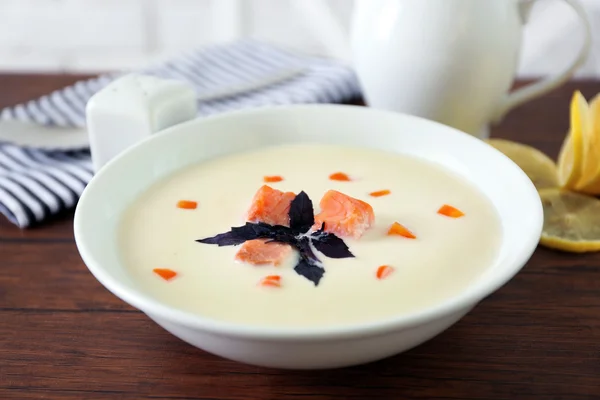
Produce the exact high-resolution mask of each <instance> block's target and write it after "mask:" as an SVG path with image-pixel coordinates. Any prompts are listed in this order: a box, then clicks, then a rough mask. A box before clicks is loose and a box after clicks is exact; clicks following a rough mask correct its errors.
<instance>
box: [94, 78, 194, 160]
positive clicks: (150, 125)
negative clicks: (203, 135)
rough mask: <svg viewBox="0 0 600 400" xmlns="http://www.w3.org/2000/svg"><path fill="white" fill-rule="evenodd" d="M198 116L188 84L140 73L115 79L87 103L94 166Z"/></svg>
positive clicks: (191, 90) (191, 89)
mask: <svg viewBox="0 0 600 400" xmlns="http://www.w3.org/2000/svg"><path fill="white" fill-rule="evenodd" d="M196 115H197V102H196V93H195V91H194V89H193V88H192V87H191V86H189V85H188V84H186V83H183V82H180V81H175V80H170V79H161V78H156V77H153V76H147V75H139V74H129V75H125V76H123V77H121V78H118V79H116V80H115V81H113V82H111V83H110V84H109V85H107V86H106V87H104V88H103V89H101V90H100V91H98V92H97V93H96V94H95V95H94V96H92V97H91V98H90V100H89V101H88V103H87V106H86V120H87V121H86V123H87V128H88V134H89V137H90V151H91V155H92V163H93V166H94V169H95V170H96V171H98V170H99V169H100V168H102V167H103V166H104V165H105V164H106V163H107V162H108V161H110V160H111V159H112V158H113V157H115V156H116V155H118V154H119V153H121V152H122V151H124V150H125V149H127V148H129V147H131V146H132V145H134V144H135V143H137V142H139V141H140V140H142V139H145V138H147V137H149V136H151V135H153V134H154V133H156V132H159V131H161V130H163V129H166V128H168V127H170V126H173V125H176V124H179V123H181V122H185V121H188V120H190V119H193V118H195V117H196Z"/></svg>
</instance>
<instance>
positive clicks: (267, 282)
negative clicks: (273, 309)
mask: <svg viewBox="0 0 600 400" xmlns="http://www.w3.org/2000/svg"><path fill="white" fill-rule="evenodd" d="M259 285H261V286H269V287H281V276H279V275H269V276H265V277H264V278H262V279H261V280H260V282H259Z"/></svg>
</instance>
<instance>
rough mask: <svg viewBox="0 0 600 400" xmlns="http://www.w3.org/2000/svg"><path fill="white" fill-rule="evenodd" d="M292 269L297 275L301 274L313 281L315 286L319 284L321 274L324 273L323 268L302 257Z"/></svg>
mask: <svg viewBox="0 0 600 400" xmlns="http://www.w3.org/2000/svg"><path fill="white" fill-rule="evenodd" d="M294 271H296V273H297V274H298V275H301V276H303V277H305V278H306V279H308V280H309V281H311V282H312V283H314V284H315V286H317V285H318V284H319V282H320V281H321V278H322V277H323V274H325V270H324V269H323V268H321V267H319V266H318V265H315V264H311V263H309V262H308V261H306V260H305V259H304V258H300V261H298V264H296V266H295V267H294Z"/></svg>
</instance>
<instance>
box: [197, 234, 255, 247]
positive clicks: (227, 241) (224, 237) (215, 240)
mask: <svg viewBox="0 0 600 400" xmlns="http://www.w3.org/2000/svg"><path fill="white" fill-rule="evenodd" d="M246 240H248V239H246V238H244V237H240V236H236V235H235V234H234V233H233V232H225V233H219V234H218V235H216V236H213V237H208V238H205V239H198V240H196V242H199V243H205V244H216V245H218V246H219V247H221V246H237V245H238V244H242V243H244V242H245V241H246Z"/></svg>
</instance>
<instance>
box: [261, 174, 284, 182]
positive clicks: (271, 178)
mask: <svg viewBox="0 0 600 400" xmlns="http://www.w3.org/2000/svg"><path fill="white" fill-rule="evenodd" d="M282 180H283V177H282V176H279V175H272V176H265V177H264V178H263V181H265V182H267V183H269V182H281V181H282Z"/></svg>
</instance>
